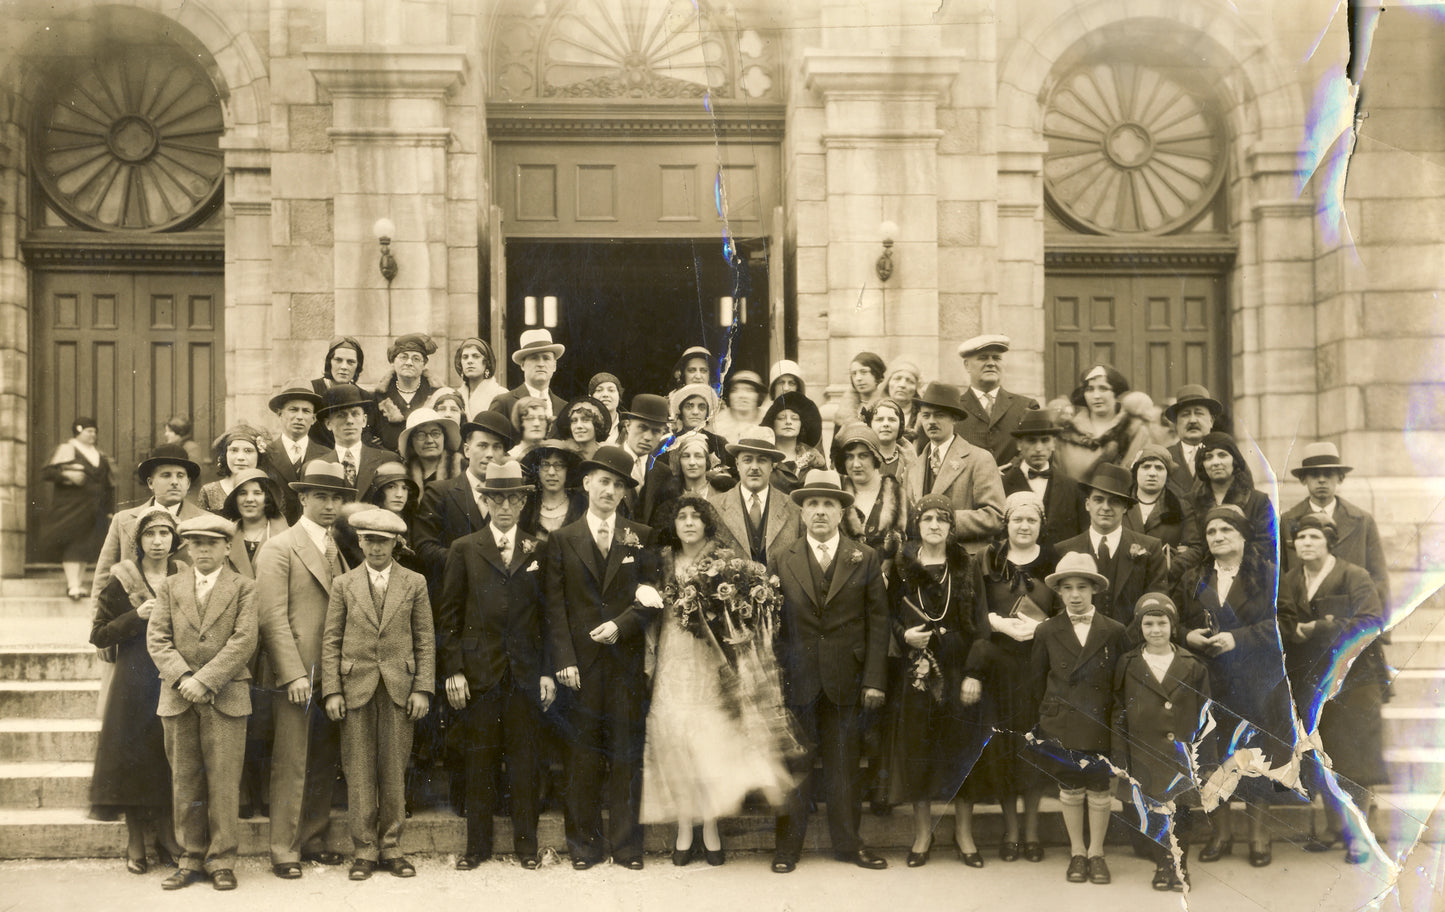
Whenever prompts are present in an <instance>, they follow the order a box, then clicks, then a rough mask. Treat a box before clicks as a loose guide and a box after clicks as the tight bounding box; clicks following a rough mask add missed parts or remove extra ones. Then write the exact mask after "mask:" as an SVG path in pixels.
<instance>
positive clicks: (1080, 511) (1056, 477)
mask: <svg viewBox="0 0 1445 912" xmlns="http://www.w3.org/2000/svg"><path fill="white" fill-rule="evenodd" d="M1062 431H1063V426H1062V425H1060V424H1058V423H1057V422H1056V421H1054V413H1053V412H1052V411H1050V410H1049V409H1029V410H1028V411H1026V412H1024V416H1023V418H1022V419H1020V421H1019V423H1018V427H1016V428H1014V429H1013V430H1012V431H1010V432H1009V433H1010V434H1011V435H1012V436H1013V438H1014V439H1015V440H1017V441H1018V451H1019V459H1018V462H1017V464H1015V465H1012V466H1009V467H1008V469H1007V470H1006V471H1005V472H1004V473H1003V492H1004V496H1008V495H1009V494H1015V493H1017V492H1019V491H1032V492H1034V493H1035V494H1037V495H1039V499H1040V500H1042V501H1043V502H1044V526H1043V528H1042V529H1041V530H1039V544H1041V545H1057V544H1058V543H1059V542H1061V541H1063V540H1064V539H1066V538H1073V537H1074V536H1075V535H1078V534H1079V533H1081V532H1083V531H1084V530H1085V529H1087V528H1088V527H1089V520H1088V514H1086V513H1085V512H1084V497H1083V494H1082V493H1080V491H1079V485H1078V483H1077V482H1075V481H1074V479H1072V478H1070V477H1069V476H1068V475H1067V474H1066V473H1065V472H1063V471H1062V470H1061V469H1060V468H1059V467H1058V465H1057V464H1056V463H1055V461H1054V445H1055V444H1056V443H1057V442H1058V439H1059V433H1060V432H1062Z"/></svg>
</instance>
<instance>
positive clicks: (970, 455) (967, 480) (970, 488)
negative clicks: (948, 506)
mask: <svg viewBox="0 0 1445 912" xmlns="http://www.w3.org/2000/svg"><path fill="white" fill-rule="evenodd" d="M961 398H962V397H961V396H960V395H959V392H958V387H956V386H953V385H951V384H948V383H930V384H928V385H927V386H925V387H924V388H923V389H922V390H921V391H919V393H918V396H917V397H916V398H915V399H914V400H913V403H914V404H915V405H916V406H918V429H919V430H920V431H922V432H923V434H922V440H921V446H920V449H919V452H918V462H917V463H915V464H914V465H913V466H912V467H911V468H910V469H909V470H908V502H909V504H910V505H912V504H916V503H918V501H919V500H921V499H922V498H923V496H924V495H925V494H942V495H943V496H945V497H947V498H948V499H949V500H950V501H951V502H952V503H953V516H954V523H953V528H954V532H955V534H956V535H957V536H958V540H959V542H961V543H962V544H963V546H964V547H965V548H966V549H967V550H968V553H969V554H975V553H977V552H979V551H981V550H982V549H983V548H984V547H985V546H986V545H987V544H988V543H989V541H990V540H992V538H993V536H994V534H995V533H996V532H998V531H999V530H1000V529H1001V528H1003V497H1004V494H1003V481H1002V480H1001V478H1000V476H999V471H998V464H997V463H995V462H994V459H993V454H992V453H990V452H989V451H988V450H985V449H983V448H982V447H978V446H975V445H974V444H972V443H969V442H968V441H967V440H964V439H963V438H962V437H960V436H959V435H958V430H957V424H958V422H960V421H963V420H964V417H965V416H966V415H967V414H968V413H967V412H966V411H965V409H964V407H963V403H962V401H961Z"/></svg>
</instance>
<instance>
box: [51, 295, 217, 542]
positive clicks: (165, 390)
mask: <svg viewBox="0 0 1445 912" xmlns="http://www.w3.org/2000/svg"><path fill="white" fill-rule="evenodd" d="M33 300H34V302H35V306H34V311H33V314H32V320H31V326H32V336H33V345H32V348H31V353H32V357H31V359H30V390H31V396H30V417H31V423H30V432H31V433H30V471H29V479H30V482H29V491H30V497H29V515H28V516H27V520H28V522H27V525H26V528H27V529H29V530H30V532H31V534H30V535H29V536H28V538H29V541H30V546H29V547H30V548H31V549H32V550H31V553H30V556H31V558H32V559H33V557H34V553H33V549H34V546H35V543H36V542H37V541H38V540H39V536H38V534H36V533H37V532H38V529H39V526H38V523H37V516H38V515H39V513H40V511H42V510H43V509H44V508H45V504H46V502H47V500H48V497H49V494H50V492H49V490H48V487H49V486H48V485H45V484H43V483H42V482H41V481H40V479H39V475H40V470H41V469H42V468H44V466H45V464H46V463H47V462H49V460H50V456H51V454H52V453H53V452H54V450H55V447H56V445H57V444H59V443H60V442H62V441H64V440H68V439H70V437H71V425H72V424H73V422H74V421H75V419H76V418H77V417H86V416H88V417H92V418H95V419H96V421H97V423H98V425H99V427H98V431H99V445H100V448H101V449H102V450H103V451H105V452H106V453H107V454H109V455H110V456H111V457H112V458H113V460H114V462H115V466H116V499H117V505H118V506H119V507H125V506H130V505H133V504H135V503H137V502H139V501H140V500H142V499H144V498H145V497H146V496H148V492H146V491H145V490H144V489H143V488H142V487H141V485H140V483H139V482H138V481H137V479H136V477H135V467H136V465H137V464H138V463H139V462H140V461H141V459H143V458H144V457H145V454H147V453H148V452H149V451H150V450H151V449H152V448H153V447H155V446H156V445H157V444H159V443H161V442H163V437H162V434H161V429H162V427H163V426H164V424H165V422H166V420H167V419H168V418H170V417H171V416H172V415H189V416H190V417H191V421H192V424H193V426H194V429H195V431H194V439H195V440H197V441H198V442H200V444H201V445H202V447H204V448H205V449H206V451H207V452H208V453H209V451H210V443H211V440H212V439H214V437H215V436H216V435H217V434H218V433H219V432H220V430H221V429H220V428H219V427H218V425H219V423H220V422H221V421H222V420H223V418H224V399H225V366H224V357H223V354H224V344H223V338H224V337H223V329H224V327H223V325H222V321H223V315H224V306H223V304H224V301H223V294H222V276H221V275H220V274H219V273H217V274H186V275H168V274H159V273H157V274H147V273H139V274H136V273H130V274H126V273H109V274H107V273H92V272H53V273H37V274H36V275H35V296H34V298H33ZM202 469H203V477H204V476H206V475H209V476H212V477H213V476H214V474H215V473H214V471H213V470H210V471H207V470H208V469H209V467H208V466H202Z"/></svg>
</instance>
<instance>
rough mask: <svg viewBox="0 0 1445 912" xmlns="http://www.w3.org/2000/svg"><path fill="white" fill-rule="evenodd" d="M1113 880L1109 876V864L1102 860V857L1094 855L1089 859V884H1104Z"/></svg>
mask: <svg viewBox="0 0 1445 912" xmlns="http://www.w3.org/2000/svg"><path fill="white" fill-rule="evenodd" d="M1113 879H1114V878H1113V877H1111V876H1110V875H1109V863H1108V862H1107V861H1105V860H1104V856H1103V855H1095V856H1093V857H1092V858H1090V859H1089V883H1096V884H1106V883H1109V882H1110V881H1112V880H1113Z"/></svg>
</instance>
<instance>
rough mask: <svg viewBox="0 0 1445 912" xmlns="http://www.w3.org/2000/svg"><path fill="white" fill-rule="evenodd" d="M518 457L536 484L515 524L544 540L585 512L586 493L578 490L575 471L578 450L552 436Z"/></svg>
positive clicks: (578, 458) (532, 481)
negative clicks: (534, 494) (532, 495)
mask: <svg viewBox="0 0 1445 912" xmlns="http://www.w3.org/2000/svg"><path fill="white" fill-rule="evenodd" d="M520 461H521V463H522V474H523V475H524V476H525V477H526V478H527V480H528V482H529V483H531V484H534V485H536V486H537V494H536V496H535V497H532V498H530V499H529V500H528V501H527V503H526V505H525V506H523V507H522V513H521V515H520V516H519V517H517V525H519V526H521V528H522V529H523V531H525V532H526V533H527V534H528V535H531V536H534V537H536V538H538V539H540V540H542V541H544V542H545V541H546V540H547V536H548V535H550V534H551V533H553V532H556V531H557V530H558V529H560V528H562V527H563V526H565V525H567V524H568V523H571V522H575V521H577V520H579V519H581V518H582V514H583V513H586V512H587V495H586V494H583V493H582V490H581V487H580V485H581V481H582V479H581V478H580V477H579V475H578V474H577V466H579V465H581V463H582V454H581V453H579V452H577V447H576V446H575V445H574V444H572V443H571V442H570V441H567V440H560V439H557V438H555V437H553V438H548V439H546V440H543V441H542V442H541V443H539V444H537V445H536V446H535V447H533V448H532V449H531V450H529V451H528V452H527V455H525V456H523V457H522V459H521V460H520Z"/></svg>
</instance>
